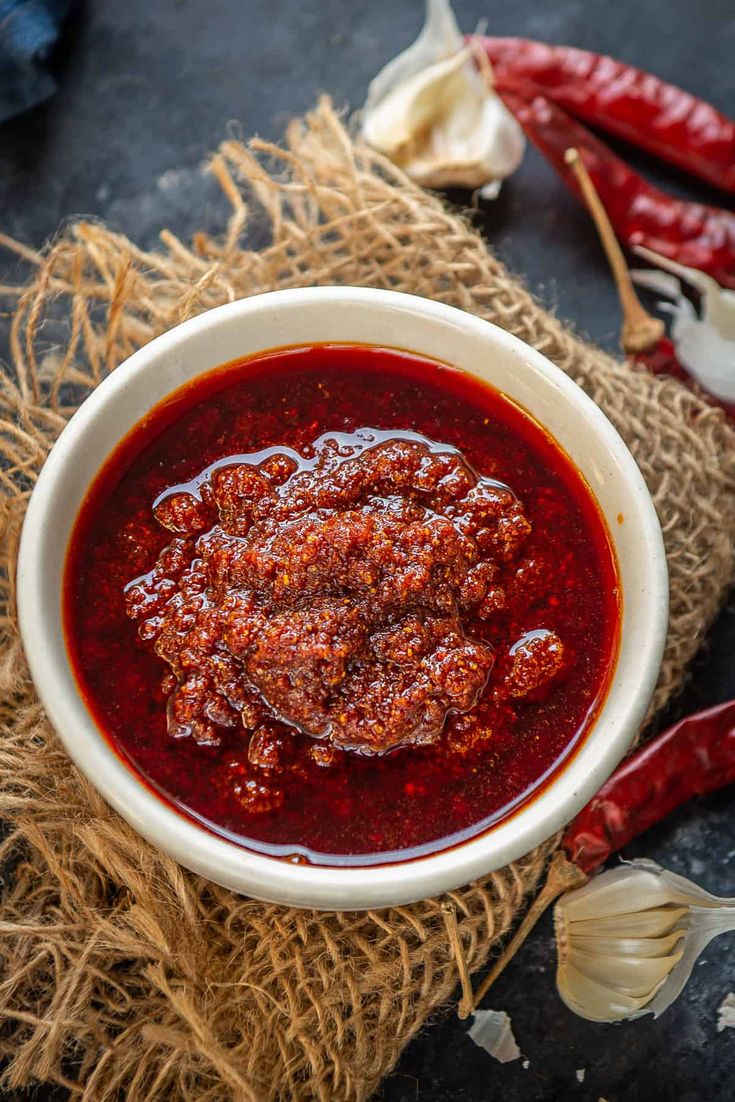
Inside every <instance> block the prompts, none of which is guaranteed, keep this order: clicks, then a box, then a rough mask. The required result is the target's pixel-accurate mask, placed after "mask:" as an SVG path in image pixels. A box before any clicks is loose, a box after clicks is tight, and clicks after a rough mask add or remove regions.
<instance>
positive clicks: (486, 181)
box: [362, 0, 526, 198]
mask: <svg viewBox="0 0 735 1102" xmlns="http://www.w3.org/2000/svg"><path fill="white" fill-rule="evenodd" d="M480 61H481V62H482V71H481V69H480V68H479V67H478V66H477V65H476V64H475V62H474V60H473V57H472V49H471V47H470V46H467V45H465V42H464V40H463V38H462V35H461V34H460V31H459V28H458V26H457V21H456V19H455V18H454V12H453V11H452V8H451V6H450V4H449V2H448V0H427V3H426V22H425V23H424V27H423V30H422V31H421V34H420V35H419V37H418V38H417V39H416V41H415V42H414V43H413V45H411V46H409V47H408V49H407V50H404V52H403V53H402V54H399V55H398V57H395V58H393V60H392V61H389V62H388V64H387V65H386V66H385V68H384V69H382V70H381V71H380V73H378V75H377V76H376V77H375V79H374V80H373V81H372V82H371V84H370V87H369V89H368V95H367V100H366V102H365V106H364V108H363V111H362V133H363V136H364V137H365V139H366V140H367V141H368V142H369V144H370V145H372V146H373V147H374V148H375V149H377V150H378V151H379V152H381V153H384V154H385V156H386V157H389V158H390V160H392V161H393V162H394V163H395V164H397V165H398V166H399V167H400V168H402V169H403V170H404V172H405V173H406V174H407V175H408V176H410V177H411V179H412V180H415V181H416V183H418V184H421V185H422V186H423V187H432V188H443V187H466V188H471V189H473V190H474V189H477V188H479V189H481V194H482V195H483V197H485V198H495V196H496V195H497V194H498V192H499V191H500V182H501V180H503V179H504V178H505V177H506V176H509V175H510V173H511V172H513V171H514V170H515V169H516V168H517V167H518V165H519V164H520V163H521V159H522V158H523V153H524V150H525V147H526V140H525V138H524V136H523V131H522V130H521V128H520V126H519V125H518V123H517V122H516V120H515V119H514V118H513V116H512V115H511V113H510V111H508V109H507V107H506V106H505V104H504V103H503V101H502V100H501V98H500V96H498V94H497V93H496V92H495V91H494V90H493V88H492V79H491V78H492V70H491V68H490V62H489V61H486V59H485V58H484V55H482V58H480Z"/></svg>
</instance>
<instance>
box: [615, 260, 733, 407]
mask: <svg viewBox="0 0 735 1102" xmlns="http://www.w3.org/2000/svg"><path fill="white" fill-rule="evenodd" d="M635 251H636V252H637V253H638V254H639V255H640V256H642V257H644V258H645V259H646V260H650V261H651V263H652V264H656V265H657V266H658V267H659V268H664V269H665V272H669V273H671V274H670V275H667V274H665V273H664V272H651V271H634V272H631V275H632V277H633V279H634V280H635V282H636V283H637V284H638V285H639V286H641V287H648V288H649V289H650V290H652V291H656V292H657V293H658V294H660V295H664V297H665V298H668V299H671V300H672V303H661V304H660V305H661V309H662V310H664V311H666V312H667V313H670V314H671V315H672V317H673V322H672V325H671V339H672V341H673V342H674V345H675V347H676V355H677V359H678V360H679V363H680V364H681V365H682V367H684V368H686V370H687V371H688V372H689V374H690V375H691V376H692V378H694V379H696V381H697V382H698V383H699V385H700V386H701V387H703V388H704V389H705V390H706V391H708V392H709V393H710V394H712V395H713V397H715V398H718V399H719V400H720V401H721V402H728V403H731V404H732V403H735V291H727V290H725V289H724V288H723V287H720V285H719V283H716V282H715V280H714V279H712V277H711V276H708V275H705V273H704V272H700V271H697V269H696V268H687V267H685V266H684V265H683V264H678V263H677V262H676V261H675V260H669V259H668V258H667V257H665V256H659V254H658V253H655V252H652V251H651V249H644V248H642V247H638V248H637V249H636V250H635ZM682 283H688V284H689V285H690V286H692V287H695V288H696V289H697V290H698V291H699V292H700V294H701V296H702V307H701V315H702V316H701V317H698V315H697V312H696V310H695V309H694V306H693V305H692V303H691V302H690V301H689V299H688V298H686V297H685V296H684V294H683V292H682V287H681V285H682Z"/></svg>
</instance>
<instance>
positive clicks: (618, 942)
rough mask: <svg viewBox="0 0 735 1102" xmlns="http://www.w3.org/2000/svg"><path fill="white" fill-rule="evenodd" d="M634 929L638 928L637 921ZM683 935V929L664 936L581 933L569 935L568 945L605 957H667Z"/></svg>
mask: <svg viewBox="0 0 735 1102" xmlns="http://www.w3.org/2000/svg"><path fill="white" fill-rule="evenodd" d="M636 929H637V930H638V929H640V924H639V923H638V922H636ZM683 937H684V931H683V930H675V931H674V933H673V934H668V935H666V936H664V937H597V936H595V935H594V934H587V935H584V934H583V935H575V936H573V937H570V938H569V947H570V948H571V949H580V950H583V951H585V952H588V953H600V954H602V955H603V956H606V957H609V956H619V957H628V956H635V957H667V956H669V955H670V954H671V953H672V952H673V950H674V949H675V947H676V945H677V944H678V942H679V941H681V939H682V938H683Z"/></svg>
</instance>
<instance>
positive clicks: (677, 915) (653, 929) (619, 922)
mask: <svg viewBox="0 0 735 1102" xmlns="http://www.w3.org/2000/svg"><path fill="white" fill-rule="evenodd" d="M565 914H566V912H565ZM686 914H687V908H686V907H662V908H660V909H659V910H653V911H641V912H640V913H639V914H637V915H636V920H635V930H636V935H637V936H638V937H641V938H657V937H663V936H665V935H666V934H670V933H671V931H672V930H673V929H674V928H675V927H676V925H677V924H678V923H679V922H680V921H681V919H682V918H684V916H685V915H686ZM574 929H575V931H578V932H579V933H580V934H581V935H587V934H592V935H593V936H598V935H599V936H600V937H604V938H613V937H627V936H628V935H629V934H630V913H628V914H622V915H610V916H609V917H602V918H592V919H586V920H585V919H581V920H579V921H575V923H574Z"/></svg>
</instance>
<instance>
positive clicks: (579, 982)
mask: <svg viewBox="0 0 735 1102" xmlns="http://www.w3.org/2000/svg"><path fill="white" fill-rule="evenodd" d="M557 983H558V988H559V994H560V995H561V998H562V1001H563V1002H564V1003H565V1004H566V1005H567V1006H568V1007H569V1009H570V1010H572V1011H573V1012H574V1013H575V1014H578V1015H579V1017H580V1018H586V1019H587V1020H588V1021H590V1022H612V1021H617V1020H619V1019H621V1018H634V1017H637V1016H638V1015H639V1014H642V1013H644V1010H645V1006H646V1003H647V1002H648V1001H649V999H648V998H647V997H645V998H642V999H637V998H633V997H631V996H630V995H624V994H623V993H622V992H619V991H616V990H615V989H611V988H609V987H605V986H604V984H601V983H597V982H596V981H595V980H592V979H590V977H589V976H585V975H584V974H583V973H582V972H580V971H579V970H578V969H577V968H575V967H574V965H572V964H567V965H566V967H565V968H564V971H563V975H562V973H558V974H557Z"/></svg>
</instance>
